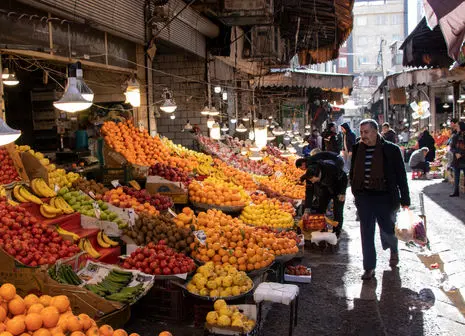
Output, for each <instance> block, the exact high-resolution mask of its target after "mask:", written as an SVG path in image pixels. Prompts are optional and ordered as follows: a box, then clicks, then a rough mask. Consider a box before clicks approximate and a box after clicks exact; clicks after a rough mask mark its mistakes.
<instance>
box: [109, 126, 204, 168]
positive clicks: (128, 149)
mask: <svg viewBox="0 0 465 336" xmlns="http://www.w3.org/2000/svg"><path fill="white" fill-rule="evenodd" d="M102 134H103V135H104V139H105V142H106V144H107V145H108V146H110V148H111V149H113V150H114V151H115V152H118V153H121V154H122V155H123V156H124V158H125V159H126V160H128V162H129V163H132V164H137V165H140V166H147V167H150V166H152V165H154V164H155V163H156V162H161V163H164V164H167V165H170V166H172V167H178V168H181V169H183V170H185V171H189V172H190V171H192V170H193V169H194V168H195V166H196V165H197V161H195V160H188V159H185V158H181V157H176V156H171V154H170V149H169V148H168V147H167V146H166V145H165V144H164V143H163V142H162V141H161V140H160V138H159V137H157V136H155V137H152V136H150V135H149V133H148V132H147V130H140V129H138V128H136V127H134V125H132V123H131V122H130V121H128V122H126V123H123V122H120V123H115V122H113V121H107V122H105V123H104V124H103V125H102Z"/></svg>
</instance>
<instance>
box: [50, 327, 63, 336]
mask: <svg viewBox="0 0 465 336" xmlns="http://www.w3.org/2000/svg"><path fill="white" fill-rule="evenodd" d="M49 331H50V333H51V334H52V336H54V335H62V334H64V333H63V329H61V327H59V326H56V327H55V328H51V329H49Z"/></svg>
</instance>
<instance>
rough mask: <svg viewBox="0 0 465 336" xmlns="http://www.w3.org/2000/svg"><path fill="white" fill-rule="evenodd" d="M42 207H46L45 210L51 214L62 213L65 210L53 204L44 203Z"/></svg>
mask: <svg viewBox="0 0 465 336" xmlns="http://www.w3.org/2000/svg"><path fill="white" fill-rule="evenodd" d="M42 207H43V208H44V210H45V212H47V213H49V214H54V215H61V214H62V213H63V210H61V209H57V208H55V207H54V206H51V205H50V204H45V203H44V204H42Z"/></svg>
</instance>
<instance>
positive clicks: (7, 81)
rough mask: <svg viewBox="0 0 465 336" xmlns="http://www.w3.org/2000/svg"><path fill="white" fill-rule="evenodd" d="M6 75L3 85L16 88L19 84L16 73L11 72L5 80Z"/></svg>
mask: <svg viewBox="0 0 465 336" xmlns="http://www.w3.org/2000/svg"><path fill="white" fill-rule="evenodd" d="M3 76H4V74H3V73H2V81H3V84H5V85H8V86H15V85H18V84H19V80H18V78H16V75H15V73H14V72H9V73H8V75H7V76H5V78H3Z"/></svg>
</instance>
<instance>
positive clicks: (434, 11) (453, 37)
mask: <svg viewBox="0 0 465 336" xmlns="http://www.w3.org/2000/svg"><path fill="white" fill-rule="evenodd" d="M424 7H425V16H426V20H427V22H428V26H429V27H430V28H431V29H434V28H435V27H436V26H437V25H439V26H440V27H441V31H442V34H443V35H444V39H445V40H446V43H447V49H448V51H449V56H450V57H451V58H453V59H454V60H457V59H458V58H459V55H460V51H461V48H462V44H463V41H464V38H465V1H463V0H424Z"/></svg>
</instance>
